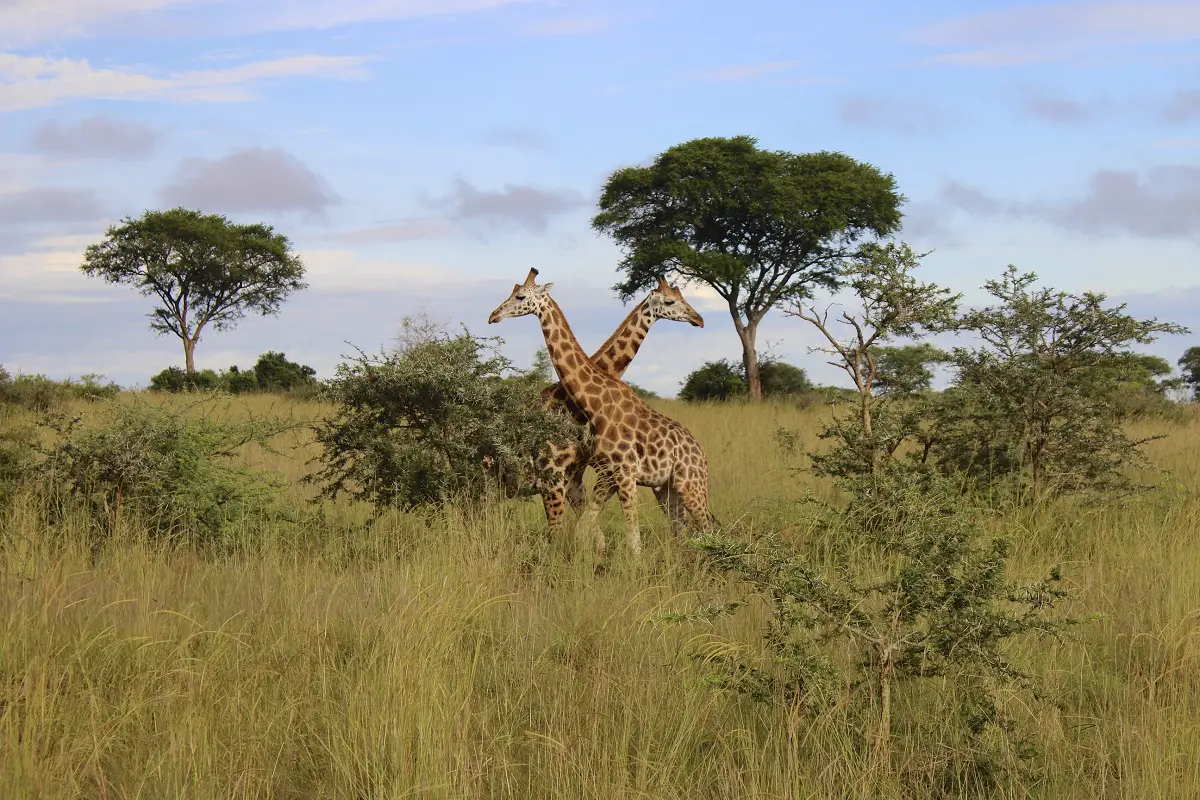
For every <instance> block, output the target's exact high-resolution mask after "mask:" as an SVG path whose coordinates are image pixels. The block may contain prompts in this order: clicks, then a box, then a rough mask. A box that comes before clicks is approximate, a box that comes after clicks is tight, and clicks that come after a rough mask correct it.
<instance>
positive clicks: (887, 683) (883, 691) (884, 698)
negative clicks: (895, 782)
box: [875, 647, 893, 774]
mask: <svg viewBox="0 0 1200 800" xmlns="http://www.w3.org/2000/svg"><path fill="white" fill-rule="evenodd" d="M880 655H881V657H880V661H879V729H878V730H877V731H876V733H875V764H876V765H877V767H878V768H879V769H880V770H881V771H882V772H883V773H884V774H887V773H888V772H890V771H891V763H892V762H891V749H892V671H893V665H892V653H891V648H889V647H885V648H883V653H881V654H880Z"/></svg>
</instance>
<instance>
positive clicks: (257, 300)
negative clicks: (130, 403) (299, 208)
mask: <svg viewBox="0 0 1200 800" xmlns="http://www.w3.org/2000/svg"><path fill="white" fill-rule="evenodd" d="M81 269H82V270H83V272H84V274H85V275H88V276H89V277H98V278H103V279H104V280H105V281H108V282H109V283H120V284H124V285H126V286H131V287H133V288H135V289H137V290H138V291H139V292H140V293H141V294H142V295H144V296H146V297H154V298H155V299H156V300H157V302H158V304H159V305H158V307H157V308H155V309H154V311H152V312H151V313H150V315H149V316H150V328H151V330H154V331H156V332H158V333H159V334H160V335H161V334H164V333H171V334H174V335H175V336H178V337H179V339H180V341H182V342H183V356H184V364H185V370H186V372H187V376H188V378H189V379H191V378H192V377H193V376H194V375H195V374H196V364H195V357H194V356H195V350H196V343H197V342H199V341H200V334H201V332H202V331H204V329H205V328H206V327H208V326H212V327H213V328H214V329H216V330H219V331H220V330H228V329H230V328H233V327H234V326H235V325H236V324H237V323H238V321H239V320H240V319H242V317H244V316H245V315H246V313H247V312H248V311H252V312H256V313H259V314H262V315H264V316H265V315H268V314H276V313H278V312H279V307H280V305H281V304H282V303H283V301H284V300H285V299H286V298H287V297H288V295H290V294H291V293H292V292H295V291H298V290H300V289H303V288H304V286H305V284H304V283H303V282H302V280H301V279H302V278H303V276H304V265H303V264H302V263H301V262H300V259H299V258H298V257H297V256H296V255H295V254H294V253H293V252H292V246H291V242H290V241H289V240H288V238H287V237H286V236H284V235H283V234H279V233H276V232H275V231H274V229H273V228H272V227H271V226H270V225H264V224H252V225H240V224H236V223H233V222H230V221H229V220H228V219H226V218H225V217H223V216H220V215H217V214H208V215H203V214H201V213H200V212H199V211H189V210H187V209H183V208H175V209H171V210H169V211H147V212H145V213H144V214H143V215H142V216H141V218H139V219H136V220H135V219H132V218H129V217H126V218H125V219H123V220H122V221H121V224H120V225H116V226H111V227H109V229H108V231H107V232H106V234H105V238H104V240H103V241H102V242H100V243H99V244H93V245H91V246H89V247H88V248H87V250H86V251H85V253H84V260H83V265H82V266H81Z"/></svg>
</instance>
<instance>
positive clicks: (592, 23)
mask: <svg viewBox="0 0 1200 800" xmlns="http://www.w3.org/2000/svg"><path fill="white" fill-rule="evenodd" d="M614 24H615V23H614V22H613V20H611V19H605V18H604V17H557V18H555V19H543V20H538V21H537V22H533V23H530V24H529V25H526V26H525V27H524V28H523V29H522V30H523V32H524V33H525V34H526V35H528V36H586V35H588V34H592V33H603V32H604V31H607V30H611V29H612V28H613V26H614Z"/></svg>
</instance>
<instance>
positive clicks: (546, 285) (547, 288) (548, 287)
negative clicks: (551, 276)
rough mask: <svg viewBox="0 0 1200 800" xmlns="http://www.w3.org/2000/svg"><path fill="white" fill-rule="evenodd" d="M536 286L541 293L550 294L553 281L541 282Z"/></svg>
mask: <svg viewBox="0 0 1200 800" xmlns="http://www.w3.org/2000/svg"><path fill="white" fill-rule="evenodd" d="M538 288H539V289H541V290H542V294H550V290H551V289H553V288H554V281H550V282H549V283H543V284H542V285H541V286H539V287H538Z"/></svg>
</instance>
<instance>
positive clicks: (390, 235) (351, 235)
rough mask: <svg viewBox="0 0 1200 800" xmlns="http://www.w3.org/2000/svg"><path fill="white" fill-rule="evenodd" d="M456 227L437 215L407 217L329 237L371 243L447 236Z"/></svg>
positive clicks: (340, 240) (341, 240)
mask: <svg viewBox="0 0 1200 800" xmlns="http://www.w3.org/2000/svg"><path fill="white" fill-rule="evenodd" d="M453 229H454V226H453V225H452V224H451V223H450V221H449V220H446V219H440V218H437V217H433V218H428V219H406V220H400V221H399V222H392V223H389V224H387V225H377V226H375V227H373V228H358V229H356V230H350V231H340V232H338V233H332V234H329V235H328V236H327V237H325V238H327V239H331V240H334V241H339V242H346V243H348V244H370V243H373V242H406V241H413V240H416V239H433V238H436V237H438V236H445V235H446V234H448V233H450V232H451V231H452V230H453Z"/></svg>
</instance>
